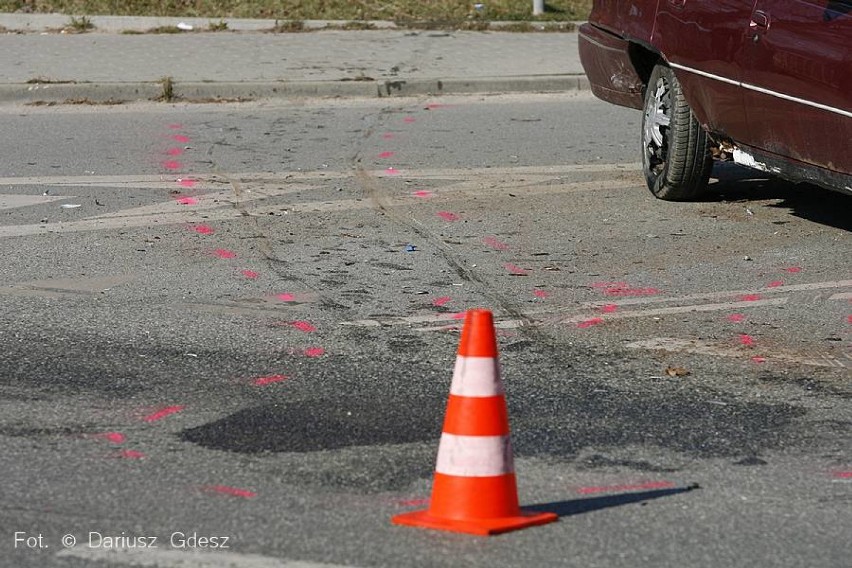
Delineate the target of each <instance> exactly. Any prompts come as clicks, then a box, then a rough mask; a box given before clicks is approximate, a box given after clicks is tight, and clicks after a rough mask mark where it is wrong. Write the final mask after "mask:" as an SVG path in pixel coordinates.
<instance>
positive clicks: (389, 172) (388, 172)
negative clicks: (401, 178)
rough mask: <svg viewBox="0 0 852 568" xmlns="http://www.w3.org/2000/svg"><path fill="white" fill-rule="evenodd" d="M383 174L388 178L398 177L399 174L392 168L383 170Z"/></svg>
mask: <svg viewBox="0 0 852 568" xmlns="http://www.w3.org/2000/svg"><path fill="white" fill-rule="evenodd" d="M385 174H387V175H389V176H398V175H399V174H400V171H399V170H398V169H396V168H394V167H390V168H387V169H386V170H385Z"/></svg>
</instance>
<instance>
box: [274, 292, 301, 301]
mask: <svg viewBox="0 0 852 568" xmlns="http://www.w3.org/2000/svg"><path fill="white" fill-rule="evenodd" d="M275 297H276V298H278V299H279V300H281V301H282V302H292V301H293V300H295V299H296V296H294V295H293V294H290V293H288V292H284V293H283V294H278V295H277V296H275Z"/></svg>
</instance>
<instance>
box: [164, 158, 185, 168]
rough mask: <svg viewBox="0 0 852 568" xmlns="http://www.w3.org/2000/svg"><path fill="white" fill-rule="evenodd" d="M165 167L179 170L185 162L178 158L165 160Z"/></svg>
mask: <svg viewBox="0 0 852 568" xmlns="http://www.w3.org/2000/svg"><path fill="white" fill-rule="evenodd" d="M163 167H164V168H166V169H167V170H179V169H181V168H182V167H183V164H181V163H180V162H178V161H176V160H166V161H165V162H163Z"/></svg>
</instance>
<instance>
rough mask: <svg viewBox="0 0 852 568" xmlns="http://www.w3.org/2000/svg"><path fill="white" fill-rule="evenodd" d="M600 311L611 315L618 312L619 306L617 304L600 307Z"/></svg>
mask: <svg viewBox="0 0 852 568" xmlns="http://www.w3.org/2000/svg"><path fill="white" fill-rule="evenodd" d="M600 310H601V311H602V312H603V313H605V314H611V313H613V312H614V311H616V310H618V306H617V305H615V304H606V305H604V306H601V307H600Z"/></svg>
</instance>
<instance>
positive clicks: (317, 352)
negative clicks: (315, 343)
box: [304, 347, 325, 357]
mask: <svg viewBox="0 0 852 568" xmlns="http://www.w3.org/2000/svg"><path fill="white" fill-rule="evenodd" d="M304 353H305V356H306V357H321V356H322V355H324V354H325V349H323V348H322V347H308V348H307V349H305V351H304Z"/></svg>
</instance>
